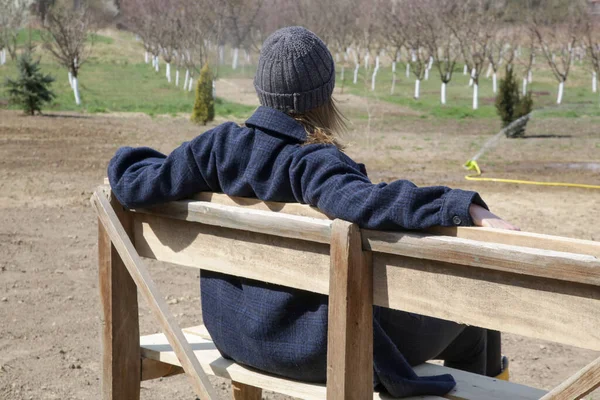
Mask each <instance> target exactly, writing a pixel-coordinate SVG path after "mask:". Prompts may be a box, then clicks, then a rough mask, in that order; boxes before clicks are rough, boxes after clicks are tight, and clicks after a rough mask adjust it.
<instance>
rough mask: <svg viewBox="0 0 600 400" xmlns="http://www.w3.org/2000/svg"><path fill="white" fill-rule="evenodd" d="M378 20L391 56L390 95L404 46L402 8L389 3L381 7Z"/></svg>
mask: <svg viewBox="0 0 600 400" xmlns="http://www.w3.org/2000/svg"><path fill="white" fill-rule="evenodd" d="M380 20H381V21H382V25H383V28H382V29H381V36H382V40H383V41H385V42H386V43H387V44H388V46H389V49H390V54H392V55H393V56H392V85H391V87H390V94H394V92H395V90H396V82H397V80H398V77H397V72H398V63H399V62H400V61H401V58H402V49H403V48H404V47H405V45H406V32H405V29H406V16H405V14H404V12H403V9H402V7H398V5H397V4H396V3H395V2H390V3H387V4H386V5H385V6H383V7H381V13H380ZM407 61H408V57H407ZM408 65H409V64H408V63H407V66H408ZM408 74H410V72H408ZM409 76H410V75H409Z"/></svg>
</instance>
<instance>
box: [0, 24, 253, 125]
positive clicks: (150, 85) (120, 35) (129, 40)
mask: <svg viewBox="0 0 600 400" xmlns="http://www.w3.org/2000/svg"><path fill="white" fill-rule="evenodd" d="M32 33H33V34H32V41H33V43H34V44H36V45H37V46H36V47H37V49H36V55H37V57H40V58H41V60H42V69H43V71H44V72H47V73H50V74H52V75H53V76H54V77H55V78H56V82H55V83H54V85H53V90H54V92H55V93H56V95H57V98H56V99H55V100H54V102H53V103H52V104H51V105H49V106H48V107H46V108H45V109H46V110H48V111H52V110H54V111H59V110H60V111H83V112H91V113H98V112H142V113H146V114H150V115H159V114H177V113H189V112H190V111H191V108H192V106H193V102H194V92H193V91H192V92H188V91H184V90H183V89H182V88H181V85H182V84H183V79H184V76H183V73H182V74H181V80H180V87H176V86H175V84H174V80H175V68H173V69H172V78H173V83H171V84H169V83H168V82H167V80H166V78H165V69H164V68H165V65H164V64H161V66H160V72H158V73H156V72H154V71H153V70H152V69H151V67H150V65H147V64H145V63H144V60H143V51H142V47H141V45H140V44H139V42H137V41H136V40H135V38H134V36H133V35H131V34H129V33H125V32H117V31H106V32H102V33H101V34H99V35H95V37H94V38H93V43H94V44H93V46H94V47H93V50H92V55H91V57H90V58H89V59H88V61H87V62H86V63H85V64H83V65H82V67H81V70H80V76H79V86H80V92H81V100H82V105H81V106H77V105H76V104H75V101H74V96H73V92H72V91H71V88H70V86H69V82H68V75H67V70H66V69H65V68H63V67H61V66H59V65H58V64H56V63H55V62H54V60H53V59H52V57H51V56H50V55H49V54H47V53H46V52H45V51H44V50H43V49H42V46H41V42H40V34H39V31H37V30H33V31H32ZM28 41H29V33H28V31H27V30H23V31H22V32H20V35H19V42H20V43H22V44H25V43H27V42H28ZM16 75H17V70H16V63H15V62H13V61H11V60H9V61H8V63H7V64H6V65H4V66H2V67H0V82H2V83H4V81H5V78H6V77H14V76H16ZM215 105H216V114H217V115H221V116H230V115H231V116H234V117H236V118H243V117H245V116H247V115H249V114H250V113H251V112H252V110H253V109H254V108H253V107H248V106H244V105H240V104H236V103H231V102H228V101H224V100H222V99H219V98H217V100H216V102H215ZM0 107H12V106H10V105H8V104H7V94H6V90H5V88H4V87H1V88H0Z"/></svg>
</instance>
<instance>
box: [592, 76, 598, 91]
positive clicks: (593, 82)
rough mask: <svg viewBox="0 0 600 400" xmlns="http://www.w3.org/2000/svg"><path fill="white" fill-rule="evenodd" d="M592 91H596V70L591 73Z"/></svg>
mask: <svg viewBox="0 0 600 400" xmlns="http://www.w3.org/2000/svg"><path fill="white" fill-rule="evenodd" d="M592 92H593V93H596V92H598V74H597V73H596V71H594V72H593V73H592Z"/></svg>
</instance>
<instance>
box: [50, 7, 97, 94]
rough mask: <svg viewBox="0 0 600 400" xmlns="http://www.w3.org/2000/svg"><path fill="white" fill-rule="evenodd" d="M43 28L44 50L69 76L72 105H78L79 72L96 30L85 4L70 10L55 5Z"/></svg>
mask: <svg viewBox="0 0 600 400" xmlns="http://www.w3.org/2000/svg"><path fill="white" fill-rule="evenodd" d="M44 28H45V29H44V30H43V31H42V32H41V37H42V40H43V42H44V49H46V50H47V51H48V52H49V53H50V54H51V55H52V56H53V57H54V59H55V60H56V61H57V62H58V63H59V64H60V65H62V66H63V67H65V68H66V69H67V71H68V72H69V73H70V74H71V88H72V89H73V95H74V97H75V103H76V104H77V105H80V104H81V98H80V95H79V70H80V68H81V66H82V65H83V64H84V63H85V62H86V61H87V59H88V57H89V56H90V54H91V51H92V47H93V44H94V38H95V32H96V29H97V25H96V23H95V21H94V19H93V16H92V14H91V12H90V9H89V7H88V4H87V3H86V2H84V1H81V2H80V3H79V6H78V7H76V8H74V7H73V6H71V5H65V4H63V3H56V4H55V5H54V6H52V7H51V8H50V10H49V11H48V13H47V15H46V22H45V25H44Z"/></svg>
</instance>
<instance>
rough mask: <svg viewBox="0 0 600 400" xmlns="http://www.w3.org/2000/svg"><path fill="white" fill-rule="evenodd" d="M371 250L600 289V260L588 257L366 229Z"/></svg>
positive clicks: (366, 238) (366, 244)
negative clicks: (581, 284) (575, 283)
mask: <svg viewBox="0 0 600 400" xmlns="http://www.w3.org/2000/svg"><path fill="white" fill-rule="evenodd" d="M363 247H364V248H365V249H369V250H371V251H376V252H381V253H388V254H396V255H401V256H407V257H413V258H419V259H425V260H435V261H443V262H449V263H454V264H460V265H469V266H471V267H477V268H487V269H493V270H498V271H506V272H512V273H515V274H524V275H531V276H537V277H541V278H549V279H559V280H562V281H568V282H579V283H585V284H589V285H596V286H600V259H599V258H597V257H594V256H590V255H585V254H574V253H565V252H559V251H553V250H540V249H534V248H529V247H520V246H511V245H506V244H497V243H486V242H479V241H476V240H471V239H461V238H454V237H447V236H434V235H428V234H422V233H406V232H403V233H400V232H383V231H371V230H363Z"/></svg>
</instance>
